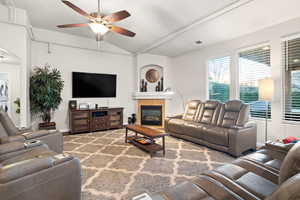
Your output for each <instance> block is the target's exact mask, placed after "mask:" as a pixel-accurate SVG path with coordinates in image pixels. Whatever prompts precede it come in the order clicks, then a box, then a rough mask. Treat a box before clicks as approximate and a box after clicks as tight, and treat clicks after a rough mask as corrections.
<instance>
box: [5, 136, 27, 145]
mask: <svg viewBox="0 0 300 200" xmlns="http://www.w3.org/2000/svg"><path fill="white" fill-rule="evenodd" d="M24 141H25V137H24V136H22V135H14V136H7V137H1V138H0V144H5V143H10V142H24Z"/></svg>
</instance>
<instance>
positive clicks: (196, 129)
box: [184, 121, 204, 139]
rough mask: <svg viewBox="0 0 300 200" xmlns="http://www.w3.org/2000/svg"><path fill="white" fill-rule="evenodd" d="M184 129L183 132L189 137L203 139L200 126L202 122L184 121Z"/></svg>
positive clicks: (201, 126)
mask: <svg viewBox="0 0 300 200" xmlns="http://www.w3.org/2000/svg"><path fill="white" fill-rule="evenodd" d="M184 126H185V129H184V134H185V135H187V136H190V137H194V138H198V139H204V138H203V134H202V128H203V126H204V124H201V123H197V122H191V121H186V122H185V123H184Z"/></svg>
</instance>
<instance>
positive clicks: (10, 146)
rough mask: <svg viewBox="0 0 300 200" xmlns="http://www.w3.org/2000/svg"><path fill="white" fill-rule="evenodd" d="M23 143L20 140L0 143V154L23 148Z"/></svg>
mask: <svg viewBox="0 0 300 200" xmlns="http://www.w3.org/2000/svg"><path fill="white" fill-rule="evenodd" d="M24 149H25V145H24V143H22V142H10V143H6V144H1V145H0V156H1V155H4V154H7V153H12V152H16V151H20V150H24Z"/></svg>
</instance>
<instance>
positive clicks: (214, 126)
mask: <svg viewBox="0 0 300 200" xmlns="http://www.w3.org/2000/svg"><path fill="white" fill-rule="evenodd" d="M165 130H166V132H168V133H170V134H171V135H172V136H175V137H178V138H182V139H185V140H189V141H192V142H194V143H198V144H201V145H205V146H208V147H211V148H213V149H217V150H220V151H224V152H228V153H229V154H231V155H233V156H240V155H242V153H243V152H245V151H248V150H255V149H256V132H257V127H256V124H255V123H249V105H247V104H244V103H243V102H242V101H239V100H233V101H228V102H226V103H224V104H222V103H220V102H218V101H206V102H201V101H200V100H193V101H190V102H189V103H188V104H187V105H186V108H185V112H184V114H183V115H178V116H174V117H169V118H167V119H166V120H165Z"/></svg>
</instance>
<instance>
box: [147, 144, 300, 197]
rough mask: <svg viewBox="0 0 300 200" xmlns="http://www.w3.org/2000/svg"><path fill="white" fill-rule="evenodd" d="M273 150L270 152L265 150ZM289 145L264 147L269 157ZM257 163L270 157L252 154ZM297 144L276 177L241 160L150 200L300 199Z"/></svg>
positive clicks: (263, 166) (254, 163)
mask: <svg viewBox="0 0 300 200" xmlns="http://www.w3.org/2000/svg"><path fill="white" fill-rule="evenodd" d="M270 145H271V146H272V149H268V148H269V147H270ZM287 146H290V145H282V144H276V143H267V144H266V147H265V148H264V149H265V150H266V149H268V151H269V154H272V153H274V154H278V152H279V151H278V149H282V148H283V149H285V150H286V149H287V148H290V147H287ZM251 157H256V160H260V159H262V160H268V159H269V158H270V157H268V156H262V155H261V153H253V154H252V155H251ZM299 161H300V142H299V143H297V144H295V145H293V147H292V148H291V149H290V150H288V151H287V154H286V155H285V157H284V158H283V161H282V165H281V167H280V170H279V172H278V173H276V172H273V171H270V170H269V168H267V167H266V166H267V165H258V164H257V162H253V161H251V160H249V159H248V158H246V157H242V158H240V159H237V160H235V161H233V162H232V163H231V164H226V165H223V166H221V167H218V168H216V169H214V170H211V171H207V172H204V173H202V174H200V175H199V176H198V177H195V178H194V179H192V180H190V181H187V182H184V183H181V184H179V185H176V186H175V187H172V188H170V189H167V190H165V191H162V192H160V193H158V194H155V195H153V196H152V197H153V200H206V199H217V200H262V199H266V200H297V199H300V195H299V191H300V162H299Z"/></svg>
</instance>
